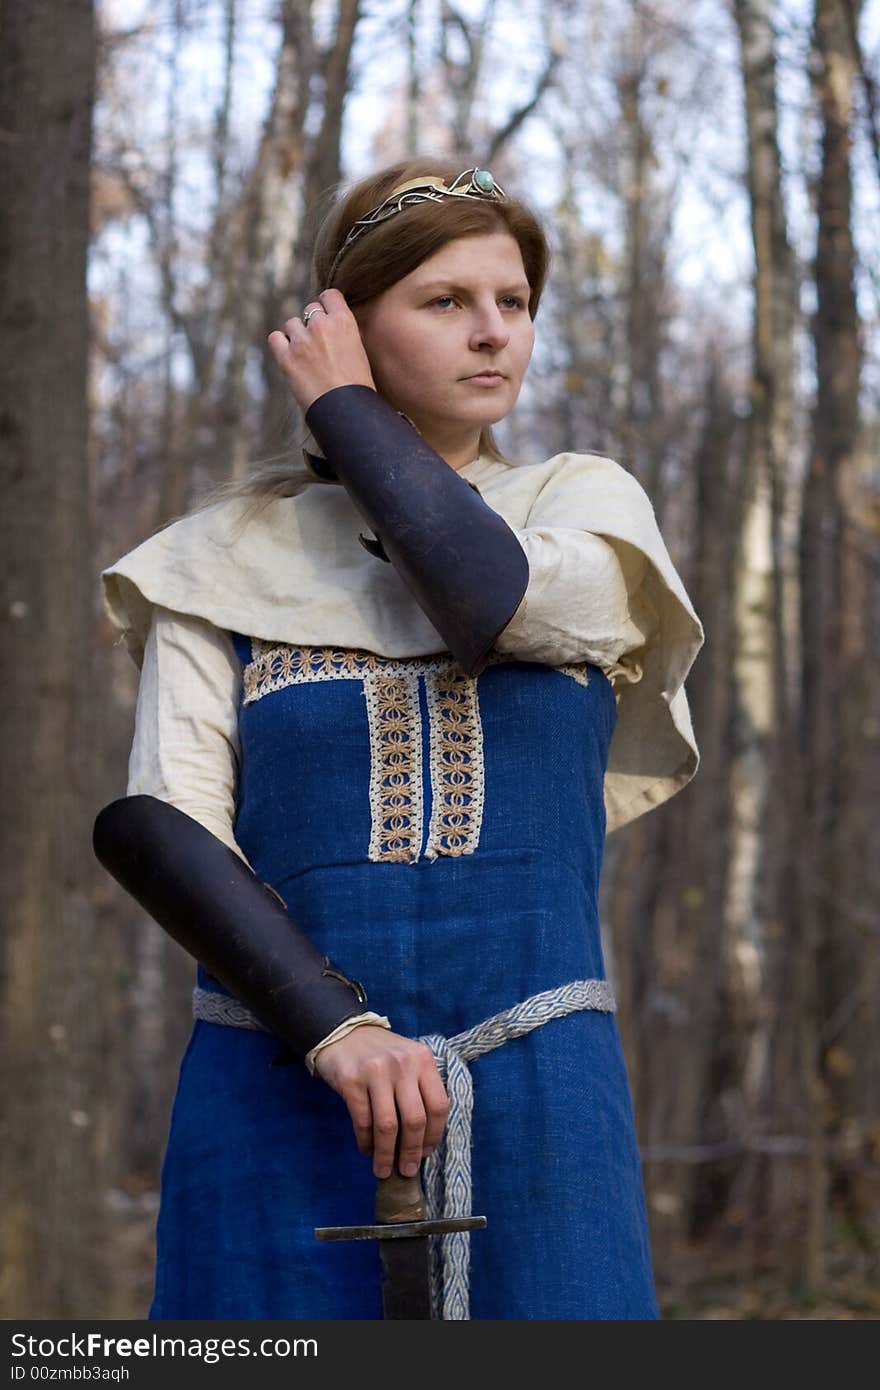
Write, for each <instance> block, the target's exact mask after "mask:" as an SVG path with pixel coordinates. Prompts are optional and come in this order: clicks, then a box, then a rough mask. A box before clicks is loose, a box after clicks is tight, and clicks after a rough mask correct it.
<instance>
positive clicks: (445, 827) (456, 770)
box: [425, 667, 485, 859]
mask: <svg viewBox="0 0 880 1390" xmlns="http://www.w3.org/2000/svg"><path fill="white" fill-rule="evenodd" d="M425 693H426V695H427V699H428V728H429V730H430V752H429V757H430V767H431V793H432V804H431V824H430V826H429V827H428V843H427V844H426V846H425V858H426V859H436V858H437V856H438V854H448V855H451V856H453V857H457V856H458V855H460V854H473V852H474V850H475V849H476V848H477V845H478V843H479V840H480V827H481V825H482V823H483V801H484V796H485V778H484V775H483V726H482V723H481V721H480V704H479V698H478V695H477V682H476V680H475V679H474V677H473V676H468V675H466V674H465V672H464V671H462V670H461V668H460V667H449V668H448V669H447V670H446V671H443V672H438V671H431V672H429V673H428V674H427V675H426V676H425Z"/></svg>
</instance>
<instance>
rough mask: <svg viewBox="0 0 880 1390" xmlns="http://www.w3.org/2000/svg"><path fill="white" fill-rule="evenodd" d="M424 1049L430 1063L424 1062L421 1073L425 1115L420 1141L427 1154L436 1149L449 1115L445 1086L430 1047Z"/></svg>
mask: <svg viewBox="0 0 880 1390" xmlns="http://www.w3.org/2000/svg"><path fill="white" fill-rule="evenodd" d="M425 1050H426V1052H427V1053H428V1056H429V1059H430V1065H428V1064H427V1063H426V1064H425V1066H424V1068H423V1069H422V1075H421V1089H422V1102H423V1104H424V1107H425V1114H426V1117H427V1121H426V1124H425V1134H424V1138H423V1140H422V1143H423V1147H424V1152H425V1153H426V1154H429V1153H431V1151H432V1150H433V1149H436V1147H437V1145H438V1144H439V1143H440V1140H441V1139H442V1138H443V1131H444V1129H445V1128H446V1121H447V1119H448V1117H449V1097H448V1095H447V1094H446V1087H445V1086H444V1085H443V1082H442V1081H441V1079H440V1073H439V1072H438V1070H437V1064H436V1062H435V1061H434V1057H433V1054H432V1053H431V1050H430V1048H428V1047H426V1049H425Z"/></svg>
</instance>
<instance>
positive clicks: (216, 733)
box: [127, 607, 251, 868]
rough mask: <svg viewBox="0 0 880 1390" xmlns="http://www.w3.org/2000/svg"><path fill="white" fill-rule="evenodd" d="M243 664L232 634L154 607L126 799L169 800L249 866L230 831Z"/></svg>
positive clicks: (238, 750) (237, 762)
mask: <svg viewBox="0 0 880 1390" xmlns="http://www.w3.org/2000/svg"><path fill="white" fill-rule="evenodd" d="M240 691H241V664H240V662H239V660H238V657H237V656H236V653H235V648H234V647H233V645H232V642H231V640H230V638H229V637H228V635H227V634H226V633H225V632H221V631H220V630H219V629H218V628H216V627H214V626H213V624H212V623H209V622H207V621H205V620H204V619H202V618H194V617H190V616H188V615H186V614H183V613H173V612H171V611H170V610H169V609H167V608H161V607H156V608H155V609H154V610H153V617H152V622H151V625H150V631H149V635H148V637H147V643H146V647H145V650H144V661H143V666H142V668H141V682H140V688H139V691H138V701H137V711H136V714H135V731H134V741H133V743H132V749H131V757H130V759H129V765H128V789H127V791H128V795H129V796H136V795H142V794H146V795H149V796H155V797H158V799H159V800H160V801H167V802H170V804H171V805H172V806H176V807H177V808H178V810H180V811H185V812H186V814H187V815H188V816H192V818H193V820H196V821H198V822H199V824H200V825H203V826H204V827H205V829H206V830H210V831H211V833H212V834H213V835H216V836H217V839H218V840H222V841H223V843H224V844H225V845H228V846H229V848H230V849H231V850H234V851H235V853H236V854H237V855H238V856H239V858H240V859H243V860H244V862H245V863H246V864H247V865H248V868H251V865H250V864H249V863H248V860H247V858H246V856H245V855H244V853H243V852H242V850H241V848H240V847H239V845H238V844H237V843H236V840H235V836H234V834H233V830H232V827H233V824H234V819H235V805H236V793H237V788H238V777H239V769H240V763H241V748H240V744H239V738H238V705H239V695H240Z"/></svg>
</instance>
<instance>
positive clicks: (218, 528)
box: [102, 453, 704, 833]
mask: <svg viewBox="0 0 880 1390" xmlns="http://www.w3.org/2000/svg"><path fill="white" fill-rule="evenodd" d="M459 471H460V472H461V474H462V476H463V477H465V478H466V479H467V480H468V481H469V482H472V483H475V484H476V485H477V486H478V487H479V490H480V493H481V495H482V497H483V498H484V500H485V501H486V502H487V503H488V505H489V506H490V507H492V509H493V510H494V511H496V512H498V514H499V515H500V516H502V517H503V518H504V520H505V521H506V522H507V523H508V525H510V526H512V527H514V528H516V529H518V530H521V529H524V528H526V527H542V528H547V527H554V526H559V527H575V528H583V529H584V530H585V531H590V532H592V533H594V534H595V535H598V536H602V537H603V538H605V539H606V540H608V541H609V542H612V543H613V542H614V541H623V542H625V543H626V544H627V545H630V546H634V547H635V548H636V549H637V550H639V551H641V552H642V553H643V555H645V556H646V557H647V559H648V561H649V564H648V565H647V567H644V566H643V565H642V566H641V568H643V569H644V578H643V580H642V586H641V590H640V611H642V612H645V611H647V612H649V613H651V614H652V615H655V619H656V620H655V622H654V623H653V626H652V630H651V632H650V633H649V635H648V638H647V641H646V644H645V646H644V647H643V648H640V649H639V651H638V652H636V653H635V654H634V655H635V656H636V657H637V658H638V664H640V665H641V669H642V676H641V679H640V680H636V681H635V682H634V683H628V684H624V685H622V688H621V687H618V689H619V695H618V703H617V724H616V727H615V731H614V735H613V738H612V741H611V747H610V750H609V761H608V769H607V772H606V777H605V809H606V816H607V827H606V829H607V832H608V833H610V832H611V831H612V830H616V829H618V828H619V827H620V826H622V825H625V824H627V823H628V822H629V821H631V820H634V819H635V818H636V817H637V816H639V815H641V814H643V813H644V812H645V811H648V810H650V809H651V808H652V807H653V806H658V805H660V804H661V803H662V802H664V801H666V800H667V799H668V798H669V797H670V796H672V795H673V794H674V793H675V792H676V791H678V790H680V789H681V788H682V787H684V786H685V785H686V784H687V783H688V782H689V781H690V780H691V778H692V777H693V775H694V773H695V772H696V770H697V768H698V766H699V752H698V749H697V745H696V741H695V738H694V732H693V728H692V725H691V719H690V712H689V709H688V702H687V697H686V695H685V691H684V688H683V682H684V679H685V677H686V675H687V673H688V671H689V670H690V668H691V665H692V664H693V661H694V658H695V657H696V655H697V652H698V651H699V650H700V647H701V646H702V644H703V640H704V634H703V628H702V625H701V623H700V620H699V618H698V617H697V615H696V613H695V612H694V609H693V607H692V605H691V602H690V599H689V598H688V595H687V593H686V592H685V589H684V586H683V584H682V582H681V579H680V578H679V576H678V574H677V572H676V570H675V568H674V566H673V564H672V561H671V559H670V557H669V554H668V551H667V549H666V545H665V543H664V541H663V538H662V536H661V535H660V531H659V529H658V526H657V522H656V519H655V516H654V511H653V508H652V506H651V503H650V500H649V498H648V496H647V494H646V493H645V492H644V490H643V489H642V487H641V486H640V484H639V483H638V482H637V481H636V479H635V478H634V477H633V476H632V474H630V473H628V472H627V471H626V469H624V468H622V467H621V466H620V465H619V464H617V463H615V462H613V460H611V459H608V458H603V457H600V456H598V455H595V454H572V453H565V454H557V455H555V456H554V457H553V458H551V459H548V460H546V462H544V463H538V464H529V465H524V466H514V465H510V464H505V463H499V462H497V461H496V460H493V459H488V458H485V457H483V456H481V457H480V458H477V459H475V460H474V461H473V462H471V463H469V464H466V465H465V466H464V467H463V468H462V469H460V470H459ZM246 510H247V503H246V502H241V501H232V502H224V503H220V504H218V505H216V506H214V507H211V508H209V509H207V510H205V511H203V512H197V513H195V514H193V515H191V516H185V517H183V518H181V520H179V521H176V522H174V523H173V524H172V525H171V526H168V527H166V528H165V529H164V530H162V531H159V532H157V533H156V534H155V535H154V536H151V537H150V538H149V539H148V540H146V541H144V542H143V544H142V545H139V546H137V548H136V549H135V550H132V551H130V552H129V553H128V554H127V555H124V556H123V557H122V559H121V560H118V561H117V562H116V564H114V565H111V566H110V567H109V568H108V569H106V570H104V571H103V573H102V579H103V582H104V603H105V607H106V610H107V613H108V615H109V617H110V620H111V622H112V623H113V624H114V626H115V627H116V628H118V629H119V630H120V632H121V633H122V639H121V640H124V641H125V644H126V646H127V648H128V651H129V652H130V654H131V656H132V658H133V659H134V661H135V662H136V664H137V665H138V667H140V666H141V664H142V662H143V654H144V645H145V642H146V639H147V634H148V632H149V629H150V622H151V616H152V609H153V606H154V605H160V606H162V607H164V608H170V609H172V610H173V611H175V612H178V613H186V614H189V615H191V616H194V617H198V618H205V619H207V620H208V621H209V622H211V623H212V624H214V626H215V627H218V628H221V629H231V630H232V631H235V632H241V633H243V634H246V635H248V636H251V637H259V638H263V639H264V640H266V641H275V642H287V643H302V644H303V645H315V646H334V647H361V648H364V649H366V650H367V651H371V652H375V653H376V654H377V655H380V656H388V657H404V656H427V655H434V654H437V653H439V652H443V651H445V650H447V648H446V646H445V644H444V642H443V639H442V638H441V637H440V635H439V633H438V632H437V630H436V628H434V627H433V625H432V624H431V623H430V622H429V620H428V618H427V617H426V616H425V614H424V613H423V612H422V610H421V608H420V607H419V606H418V604H417V603H416V601H415V599H414V598H413V597H412V595H411V594H410V592H409V590H408V589H407V588H406V586H405V584H404V583H403V581H402V580H401V578H400V577H399V575H398V574H397V571H396V570H395V569H394V567H393V566H392V565H390V564H386V563H384V562H383V561H381V560H378V559H376V557H375V556H373V555H370V554H369V553H368V552H367V551H366V550H365V549H364V547H363V546H362V545H361V543H360V542H359V540H358V532H359V531H367V532H368V528H367V527H366V526H365V523H364V520H363V518H362V517H361V515H360V513H359V512H358V511H357V509H356V508H355V506H354V503H353V502H352V501H351V499H350V498H349V496H348V493H347V492H346V491H345V489H344V488H343V487H342V486H341V485H339V484H329V483H320V482H314V483H311V484H310V485H309V486H308V487H307V488H306V489H305V491H304V492H302V493H301V494H300V495H299V496H298V497H286V498H281V499H278V500H276V501H274V502H272V503H271V504H270V505H269V506H268V507H267V508H266V509H265V510H264V511H263V512H262V513H260V514H259V515H255V516H254V517H253V518H251V519H248V518H247V517H246V515H245V512H246ZM618 553H619V554H621V558H623V557H624V555H625V547H624V548H623V553H621V552H620V551H619V552H618ZM625 568H626V567H625Z"/></svg>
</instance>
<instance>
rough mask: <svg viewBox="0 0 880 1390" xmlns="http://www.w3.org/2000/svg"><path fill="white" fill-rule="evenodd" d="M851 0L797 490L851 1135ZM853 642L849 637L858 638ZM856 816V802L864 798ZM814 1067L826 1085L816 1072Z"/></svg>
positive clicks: (822, 951)
mask: <svg viewBox="0 0 880 1390" xmlns="http://www.w3.org/2000/svg"><path fill="white" fill-rule="evenodd" d="M848 9H849V6H848V5H847V4H845V3H844V0H816V8H815V30H814V45H815V54H816V58H817V60H818V61H817V62H816V63H815V65H814V69H813V72H814V84H815V89H816V93H817V96H818V100H819V105H820V108H821V115H822V162H821V170H820V174H819V184H818V209H817V211H818V229H817V241H816V259H815V281H816V295H817V308H816V314H815V317H814V320H813V338H814V344H815V353H816V375H817V383H818V386H817V397H816V410H815V416H814V421H813V449H812V453H811V456H810V461H809V471H808V475H807V481H806V487H805V492H804V509H803V534H802V570H803V610H802V613H803V723H802V740H803V755H804V760H805V770H806V778H805V791H806V808H805V809H806V837H805V844H804V856H805V874H804V883H803V920H804V925H805V927H806V930H807V933H808V937H807V940H808V944H809V947H810V958H811V959H812V961H813V969H814V975H815V978H814V986H813V995H814V1007H815V1012H814V1015H813V1018H814V1023H813V1027H812V1029H811V1030H809V1031H808V1032H807V1033H806V1034H805V1045H806V1046H808V1047H809V1048H810V1055H809V1056H808V1057H805V1059H804V1065H805V1068H806V1069H807V1070H808V1071H809V1072H810V1073H811V1074H812V1075H815V1076H816V1080H815V1082H814V1088H815V1095H816V1105H815V1113H816V1115H817V1116H819V1115H820V1114H821V1115H822V1116H823V1118H824V1117H826V1116H827V1117H828V1118H829V1119H830V1136H838V1135H840V1134H842V1133H845V1129H846V1122H847V1117H848V1115H850V1114H853V1113H856V1106H855V1105H854V1103H853V1095H852V1091H853V1085H854V1080H855V1078H854V1077H853V1072H854V1070H855V1069H854V1068H847V1066H846V1065H844V1064H843V1059H844V1057H849V1056H850V1055H851V1051H850V1049H853V1050H855V1049H857V1048H858V1047H859V1045H860V1041H861V1039H860V1036H859V1034H860V1031H861V1030H860V1028H859V1018H858V1016H855V1017H853V1018H851V1019H850V1020H849V1021H848V1022H847V1023H846V1024H845V1025H844V1026H842V1027H840V1028H838V1029H837V1030H835V1034H834V1036H833V1038H828V1039H827V1040H826V1041H824V1044H823V1039H822V1036H821V1034H820V1033H819V1025H820V1024H821V1022H822V1020H823V1018H826V1017H829V1016H832V1015H834V1013H835V1012H836V1011H837V1010H838V1009H839V1007H840V1004H841V1002H842V1001H845V1000H846V999H847V998H848V997H849V996H850V995H851V993H852V991H853V990H854V989H857V988H858V985H859V978H860V968H861V965H862V963H863V956H864V948H863V944H862V941H861V939H860V937H859V935H858V933H856V932H854V931H853V929H852V925H851V924H850V923H849V922H847V920H846V918H845V917H844V916H843V915H842V914H841V913H840V912H839V911H838V910H837V909H836V901H837V899H838V895H840V897H841V898H842V899H843V898H845V897H846V896H847V895H848V894H847V886H848V877H849V876H848V870H849V869H850V868H851V867H852V865H853V860H852V858H851V851H850V849H849V840H850V834H851V833H852V832H853V831H855V830H856V823H855V816H854V815H853V813H852V812H850V814H849V815H848V814H847V788H846V785H845V781H844V779H845V777H846V775H847V773H848V772H850V773H851V772H852V771H853V755H854V754H855V748H854V747H853V742H852V739H851V733H850V734H848V730H849V731H851V730H852V726H853V720H852V717H851V715H852V713H856V714H857V710H856V709H854V707H853V694H854V692H853V691H851V690H850V689H849V684H850V683H849V681H848V680H847V679H846V670H845V666H846V665H848V666H849V669H850V673H851V675H854V674H855V669H854V666H853V664H852V656H851V655H850V660H849V662H846V660H845V648H844V635H843V629H842V624H843V620H844V614H845V612H846V607H847V602H848V598H849V596H848V595H847V594H846V593H845V591H844V535H843V529H844V522H845V512H844V489H845V488H846V485H847V482H848V478H849V477H850V476H851V475H852V473H853V471H854V465H855V462H856V455H857V449H858V442H859V376H860V351H859V327H858V313H857V309H856V299H855V290H854V265H855V251H854V247H853V240H852V184H851V173H850V147H851V134H850V130H851V124H852V99H853V87H854V84H855V80H856V76H857V62H856V57H855V54H854V52H853V49H852V44H851V35H850V26H849V22H848V20H849V16H848ZM858 645H859V644H858V642H856V646H858ZM862 813H863V808H862ZM817 1072H819V1073H821V1074H822V1082H821V1084H820V1081H819V1076H818V1075H816V1073H817ZM814 1128H815V1129H816V1131H817V1132H816V1133H815V1135H814V1155H818V1154H820V1153H821V1151H822V1145H823V1144H824V1135H823V1133H822V1129H823V1128H825V1126H824V1125H820V1124H819V1123H818V1122H817V1124H816V1125H815V1126H814ZM826 1188H827V1181H826V1175H825V1172H824V1166H823V1167H822V1168H820V1167H819V1166H818V1162H817V1160H816V1158H815V1157H814V1162H813V1167H812V1170H811V1192H810V1196H811V1201H810V1219H809V1222H808V1227H807V1240H806V1246H805V1268H806V1276H807V1280H808V1283H809V1284H810V1285H812V1286H814V1287H817V1286H820V1285H821V1283H822V1282H823V1280H824V1277H825V1261H824V1245H825V1242H824V1214H825V1206H826V1201H827V1196H826Z"/></svg>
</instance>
